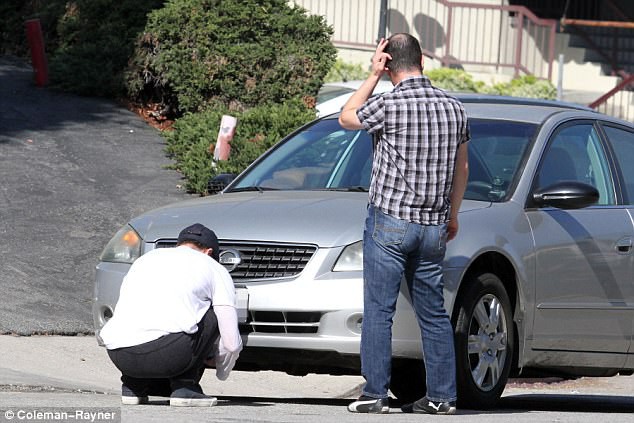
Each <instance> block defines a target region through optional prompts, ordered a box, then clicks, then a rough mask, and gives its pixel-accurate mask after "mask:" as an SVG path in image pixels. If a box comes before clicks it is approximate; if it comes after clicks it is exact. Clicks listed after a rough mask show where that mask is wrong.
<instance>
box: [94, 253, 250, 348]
mask: <svg viewBox="0 0 634 423" xmlns="http://www.w3.org/2000/svg"><path fill="white" fill-rule="evenodd" d="M211 304H213V305H214V306H231V307H233V308H234V310H235V289H234V286H233V280H232V279H231V276H230V275H229V272H227V270H226V269H225V268H224V267H223V266H222V265H220V264H219V263H218V262H216V261H215V260H214V259H212V258H211V257H209V256H207V255H205V254H204V253H202V252H200V251H196V250H194V249H192V248H190V247H187V246H179V247H176V248H159V249H155V250H152V251H150V252H148V253H146V254H144V255H143V256H141V257H140V258H139V259H137V260H136V261H135V262H134V263H133V264H132V266H131V267H130V270H129V271H128V273H127V275H126V276H125V278H124V279H123V283H122V284H121V291H120V294H119V301H118V302H117V306H116V308H115V311H114V315H113V317H112V318H111V319H110V320H109V321H108V322H107V323H106V324H105V326H104V327H103V328H102V329H101V332H100V336H101V338H102V339H103V342H104V344H105V345H106V348H108V349H110V350H112V349H116V348H123V347H130V346H134V345H140V344H143V343H145V342H149V341H153V340H155V339H158V338H160V337H161V336H164V335H167V334H169V333H178V332H185V333H195V332H196V331H197V330H198V327H197V323H198V322H199V321H200V320H201V319H202V317H203V316H204V315H205V313H206V312H207V310H208V309H209V306H210V305H211ZM235 332H236V334H238V339H239V333H238V328H237V326H236V328H235Z"/></svg>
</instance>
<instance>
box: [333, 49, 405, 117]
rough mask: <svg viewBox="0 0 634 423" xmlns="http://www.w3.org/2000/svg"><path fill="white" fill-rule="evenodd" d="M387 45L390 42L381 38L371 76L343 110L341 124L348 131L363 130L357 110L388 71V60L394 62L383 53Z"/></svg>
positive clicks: (373, 58) (375, 53)
mask: <svg viewBox="0 0 634 423" xmlns="http://www.w3.org/2000/svg"><path fill="white" fill-rule="evenodd" d="M387 43H388V41H387V40H386V39H384V38H381V41H379V45H378V46H376V51H375V52H374V56H372V70H371V71H370V75H368V77H367V79H366V80H365V81H363V84H361V86H360V87H359V89H358V90H357V91H355V93H354V94H352V96H351V97H350V98H349V99H348V101H347V102H346V104H344V106H343V108H342V109H341V114H340V115H339V124H340V125H341V126H343V127H344V128H346V129H363V126H362V125H361V122H360V121H359V118H358V117H357V109H358V108H359V107H360V106H361V105H362V104H363V103H365V101H366V100H367V99H368V98H369V97H370V96H371V95H372V92H373V91H374V88H375V87H376V84H378V82H379V80H380V79H381V76H382V75H383V73H385V72H386V71H387V70H388V68H387V67H386V64H387V61H388V60H392V56H390V55H389V54H387V53H386V52H384V51H383V50H385V47H386V46H387Z"/></svg>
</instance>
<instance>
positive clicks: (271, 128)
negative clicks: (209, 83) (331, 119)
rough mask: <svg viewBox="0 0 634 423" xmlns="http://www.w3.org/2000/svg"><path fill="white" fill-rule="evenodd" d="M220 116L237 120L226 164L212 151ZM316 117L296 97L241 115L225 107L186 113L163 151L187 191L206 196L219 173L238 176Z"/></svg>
mask: <svg viewBox="0 0 634 423" xmlns="http://www.w3.org/2000/svg"><path fill="white" fill-rule="evenodd" d="M223 114H231V115H232V116H235V117H237V118H238V126H237V129H236V133H235V135H234V137H233V140H232V141H231V155H230V157H229V160H227V161H218V162H214V160H213V150H214V146H215V142H216V138H217V136H218V129H219V128H220V120H221V118H222V115H223ZM314 118H315V111H314V109H312V108H309V107H307V106H306V105H305V104H304V103H303V102H302V101H301V100H299V99H297V98H295V99H292V100H289V101H287V102H285V103H283V104H277V105H262V106H256V107H253V108H251V109H248V110H246V111H244V112H241V113H236V112H229V111H228V109H227V108H224V109H223V108H216V109H209V110H206V111H203V112H199V113H187V114H185V115H184V116H183V117H181V118H179V119H177V120H176V123H175V124H174V130H173V131H171V132H166V133H164V134H165V138H166V140H167V148H166V151H167V153H168V155H170V156H171V157H172V158H173V159H174V162H175V164H174V165H173V168H175V169H177V170H178V171H180V172H181V173H182V174H183V175H184V177H185V178H186V185H185V187H186V189H187V190H188V191H189V192H195V193H199V194H205V193H206V191H207V182H208V181H209V179H210V178H211V177H213V176H215V175H218V174H220V173H236V174H237V173H240V172H241V171H242V170H244V169H245V168H246V167H247V166H249V165H250V164H251V163H252V162H253V161H254V160H255V159H256V158H258V157H259V156H260V155H261V154H262V153H264V152H265V151H266V150H268V149H269V148H271V146H273V145H274V144H275V143H276V142H278V141H279V140H281V139H282V138H283V137H284V136H286V135H288V134H289V133H290V132H291V131H292V130H293V129H295V128H298V127H299V126H301V125H303V124H305V123H307V122H309V121H311V120H312V119H314Z"/></svg>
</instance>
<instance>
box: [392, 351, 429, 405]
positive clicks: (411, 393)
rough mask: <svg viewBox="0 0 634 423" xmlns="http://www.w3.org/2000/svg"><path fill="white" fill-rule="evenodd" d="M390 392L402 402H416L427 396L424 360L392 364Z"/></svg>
mask: <svg viewBox="0 0 634 423" xmlns="http://www.w3.org/2000/svg"><path fill="white" fill-rule="evenodd" d="M390 391H392V394H393V395H394V396H395V397H396V398H397V399H398V400H399V401H401V402H403V403H408V402H413V401H416V400H417V399H419V398H422V397H424V396H425V393H426V392H427V384H426V380H425V363H424V362H423V360H407V361H402V362H394V363H392V376H391V379H390Z"/></svg>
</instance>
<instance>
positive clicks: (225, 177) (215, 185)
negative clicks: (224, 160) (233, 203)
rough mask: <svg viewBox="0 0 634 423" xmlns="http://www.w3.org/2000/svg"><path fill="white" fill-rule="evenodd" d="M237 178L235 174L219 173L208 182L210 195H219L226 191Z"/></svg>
mask: <svg viewBox="0 0 634 423" xmlns="http://www.w3.org/2000/svg"><path fill="white" fill-rule="evenodd" d="M235 177H236V174H235V173H219V174H218V175H216V176H214V177H213V178H211V179H210V180H209V182H207V192H208V193H209V194H210V195H213V194H218V193H219V192H220V191H222V190H223V189H225V188H226V187H227V185H229V184H230V183H231V181H233V180H234V179H235Z"/></svg>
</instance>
